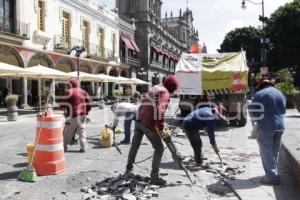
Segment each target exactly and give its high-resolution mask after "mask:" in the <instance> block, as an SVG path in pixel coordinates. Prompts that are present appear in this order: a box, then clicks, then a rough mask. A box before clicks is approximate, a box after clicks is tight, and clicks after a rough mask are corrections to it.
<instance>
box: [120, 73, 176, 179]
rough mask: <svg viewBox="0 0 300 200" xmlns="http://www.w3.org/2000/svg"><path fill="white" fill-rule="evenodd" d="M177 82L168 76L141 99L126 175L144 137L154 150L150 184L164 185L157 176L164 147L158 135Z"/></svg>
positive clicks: (162, 127) (162, 129)
mask: <svg viewBox="0 0 300 200" xmlns="http://www.w3.org/2000/svg"><path fill="white" fill-rule="evenodd" d="M178 85H179V83H178V80H177V79H176V77H175V76H168V77H167V78H166V79H165V81H164V82H163V85H155V86H153V87H152V88H151V89H150V90H149V92H148V93H147V96H146V97H145V98H144V99H142V103H141V105H140V107H139V109H138V112H137V116H136V122H135V129H134V136H133V140H132V145H131V148H130V151H129V155H128V161H127V166H126V173H129V172H130V171H131V170H132V169H133V163H134V162H135V158H136V154H137V151H138V149H139V147H140V145H141V141H142V139H143V136H144V135H146V137H147V138H148V140H149V141H150V142H151V144H152V147H153V148H154V155H153V160H152V170H151V175H150V180H151V184H154V185H165V184H166V181H165V180H164V179H162V178H161V177H159V176H158V174H159V167H160V162H161V158H162V155H163V151H164V146H163V143H162V139H161V137H160V135H163V133H164V132H163V131H164V115H165V112H166V110H167V107H168V104H169V101H170V96H171V94H172V93H173V92H175V90H177V88H178Z"/></svg>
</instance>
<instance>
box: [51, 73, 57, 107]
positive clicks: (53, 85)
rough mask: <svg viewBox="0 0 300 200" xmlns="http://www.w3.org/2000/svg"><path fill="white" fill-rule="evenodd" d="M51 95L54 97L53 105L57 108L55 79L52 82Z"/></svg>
mask: <svg viewBox="0 0 300 200" xmlns="http://www.w3.org/2000/svg"><path fill="white" fill-rule="evenodd" d="M50 93H51V97H52V105H53V106H57V104H56V101H55V79H52V80H51V85H50Z"/></svg>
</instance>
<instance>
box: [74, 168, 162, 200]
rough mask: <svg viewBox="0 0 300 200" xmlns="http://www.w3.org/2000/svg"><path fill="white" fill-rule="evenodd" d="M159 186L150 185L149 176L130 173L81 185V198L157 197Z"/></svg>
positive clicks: (129, 199)
mask: <svg viewBox="0 0 300 200" xmlns="http://www.w3.org/2000/svg"><path fill="white" fill-rule="evenodd" d="M159 188H160V187H159V186H156V185H150V178H149V177H142V176H140V175H134V174H132V173H129V174H125V175H118V176H116V177H109V178H105V179H104V180H103V181H101V182H97V183H95V184H93V185H91V186H89V187H82V188H81V189H80V191H81V192H83V193H85V194H84V196H83V198H82V199H86V200H92V199H102V200H117V199H118V200H136V199H139V200H140V199H151V198H152V197H158V196H159V194H158V192H157V190H158V189H159Z"/></svg>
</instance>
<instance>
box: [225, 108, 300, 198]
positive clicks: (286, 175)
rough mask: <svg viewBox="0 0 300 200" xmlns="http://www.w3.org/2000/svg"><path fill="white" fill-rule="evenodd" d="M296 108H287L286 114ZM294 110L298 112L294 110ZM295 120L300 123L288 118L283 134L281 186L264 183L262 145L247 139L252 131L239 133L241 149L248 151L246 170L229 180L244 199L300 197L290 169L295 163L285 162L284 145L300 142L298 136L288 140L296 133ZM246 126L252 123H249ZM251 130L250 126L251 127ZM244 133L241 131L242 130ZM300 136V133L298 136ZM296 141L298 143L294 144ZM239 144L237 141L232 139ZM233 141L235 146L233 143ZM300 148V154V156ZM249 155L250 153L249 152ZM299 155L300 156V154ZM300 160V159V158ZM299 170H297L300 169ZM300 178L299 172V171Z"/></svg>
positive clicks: (280, 165) (286, 146) (299, 191)
mask: <svg viewBox="0 0 300 200" xmlns="http://www.w3.org/2000/svg"><path fill="white" fill-rule="evenodd" d="M293 112H294V110H289V111H287V116H290V115H293V114H292V113H293ZM294 114H295V113H294ZM295 124H297V125H298V127H300V125H299V122H298V123H295V122H294V121H293V120H288V117H287V120H286V131H285V134H284V135H283V139H282V141H283V146H282V148H281V152H280V161H279V163H280V164H279V173H280V178H281V185H279V186H264V185H261V184H260V182H259V180H260V177H261V176H262V175H264V170H263V167H262V162H261V159H260V156H259V149H258V145H257V142H256V140H255V139H248V136H249V135H250V132H243V133H244V136H243V137H239V139H236V140H240V141H236V142H237V143H239V144H240V148H241V149H240V150H242V151H244V152H245V156H246V157H247V156H248V158H249V160H248V162H247V163H246V165H247V167H246V173H245V174H243V175H242V176H238V177H237V179H236V180H233V181H230V184H231V186H232V188H233V189H234V190H235V191H236V192H237V194H238V195H239V196H240V198H241V199H243V200H248V199H249V200H250V199H264V200H272V199H277V200H297V199H299V197H300V190H299V187H297V188H298V191H297V188H296V187H295V185H294V183H293V181H292V179H293V176H292V173H291V171H290V169H289V168H290V167H292V165H291V163H290V162H285V161H286V160H287V159H289V158H287V157H286V156H287V155H286V153H285V149H286V148H287V149H291V148H296V147H297V145H298V147H299V146H300V145H299V140H296V141H295V139H294V140H293V141H294V143H293V145H291V143H289V141H291V135H292V133H295V130H296V127H295ZM247 126H251V124H250V123H248V125H247ZM248 130H251V129H250V128H248ZM297 130H299V128H298V129H297ZM241 134H242V133H241ZM297 137H298V139H300V136H299V135H298V136H297ZM295 143H297V145H296V144H295ZM233 144H234V145H236V144H235V143H233ZM234 145H233V146H234ZM299 154H300V153H299V152H298V156H299ZM249 155H250V156H249ZM298 158H299V157H298ZM298 163H299V162H298ZM299 172H300V171H298V173H299ZM297 176H298V178H299V174H298V175H297Z"/></svg>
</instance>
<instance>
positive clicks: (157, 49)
mask: <svg viewBox="0 0 300 200" xmlns="http://www.w3.org/2000/svg"><path fill="white" fill-rule="evenodd" d="M151 47H152V48H153V49H154V51H156V53H158V54H160V55H163V54H164V52H162V50H161V49H160V48H158V47H156V46H151Z"/></svg>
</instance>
